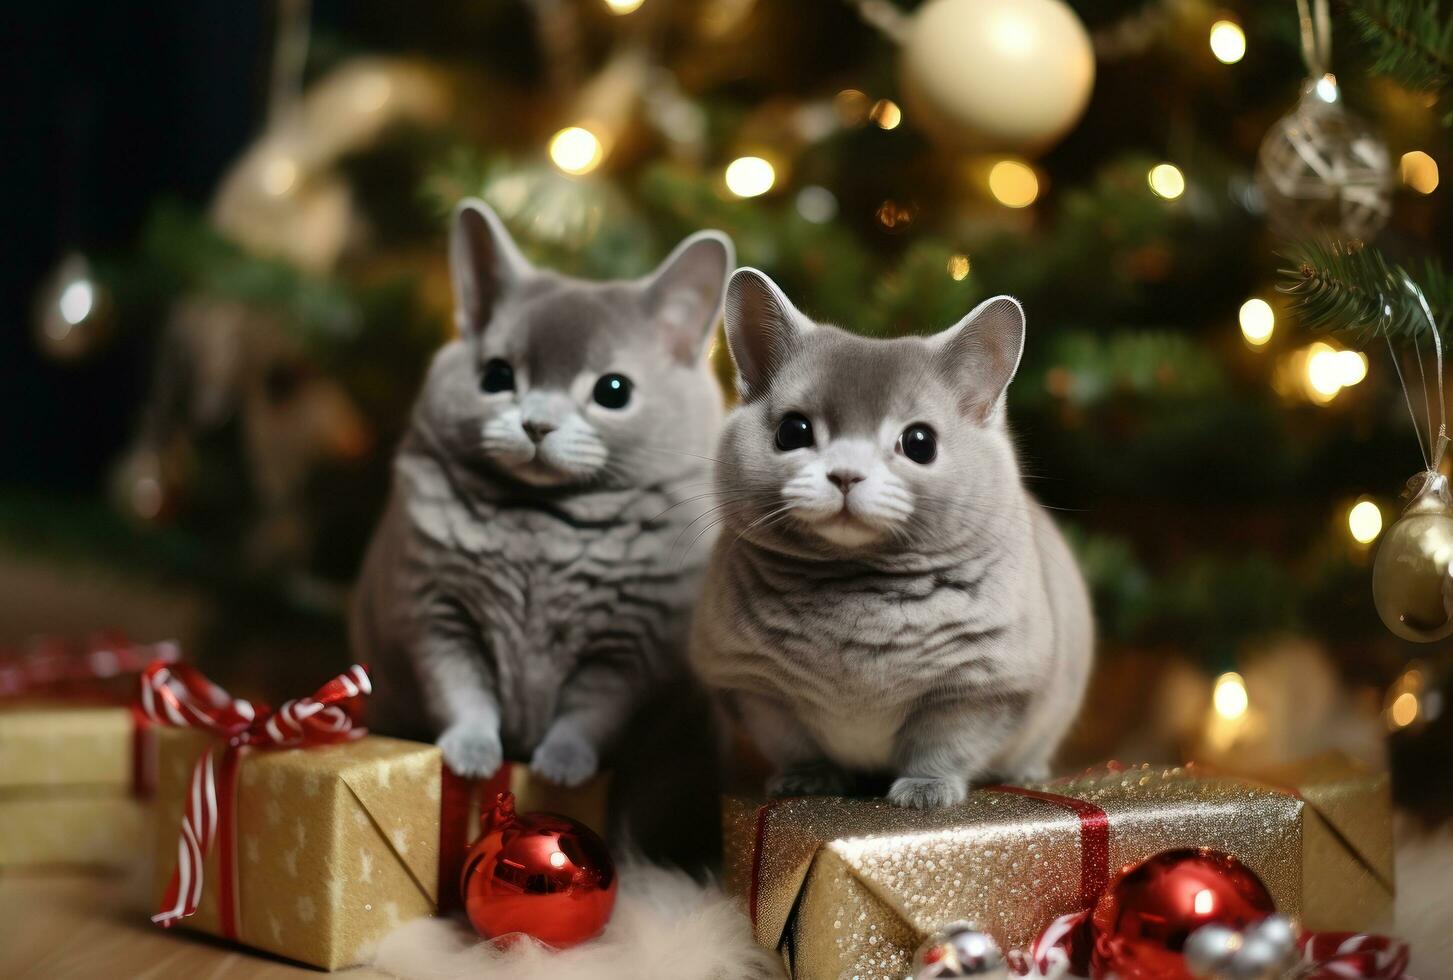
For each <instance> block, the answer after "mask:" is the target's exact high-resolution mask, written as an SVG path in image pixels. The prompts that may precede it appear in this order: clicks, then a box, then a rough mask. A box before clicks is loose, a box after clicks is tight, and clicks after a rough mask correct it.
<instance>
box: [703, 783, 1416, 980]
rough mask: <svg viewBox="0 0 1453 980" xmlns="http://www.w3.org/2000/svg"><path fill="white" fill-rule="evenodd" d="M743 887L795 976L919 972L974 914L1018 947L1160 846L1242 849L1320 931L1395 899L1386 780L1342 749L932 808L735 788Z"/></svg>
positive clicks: (1384, 913) (1370, 914)
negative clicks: (923, 957)
mask: <svg viewBox="0 0 1453 980" xmlns="http://www.w3.org/2000/svg"><path fill="white" fill-rule="evenodd" d="M725 831H726V848H727V850H726V854H727V884H728V887H729V888H730V889H731V890H732V891H733V892H734V893H735V894H737V895H739V896H740V897H741V898H742V900H743V901H744V902H745V903H746V906H747V911H748V914H749V915H750V917H751V920H752V927H753V930H754V933H755V935H756V938H757V941H758V942H760V943H761V944H762V945H763V946H765V947H767V948H769V949H774V950H778V951H779V952H780V953H781V955H782V957H783V961H784V963H785V964H786V966H787V969H788V971H789V973H790V974H791V976H792V977H794V978H795V980H828V978H837V977H863V978H868V977H890V978H901V977H903V976H905V975H907V974H908V973H909V972H910V970H911V966H912V959H913V952H914V950H915V949H916V948H917V946H918V945H919V943H921V942H922V941H923V939H924V938H925V937H926V936H927V935H928V934H929V933H931V932H933V931H934V930H935V929H938V928H940V927H942V926H943V925H945V924H947V923H949V922H952V921H955V920H960V919H965V920H969V921H972V922H974V923H976V924H977V925H978V926H979V927H980V928H983V929H985V930H986V931H988V932H990V933H992V934H993V935H994V937H995V938H996V939H997V940H998V941H999V943H1000V945H1001V946H1003V948H1005V949H1016V948H1020V949H1022V948H1026V947H1028V946H1029V945H1030V944H1031V943H1032V942H1033V940H1034V939H1035V937H1036V936H1037V935H1038V934H1039V932H1040V930H1042V929H1043V928H1044V927H1045V926H1047V925H1048V924H1049V923H1050V922H1051V921H1053V920H1054V919H1055V918H1056V917H1058V916H1060V915H1063V914H1065V913H1067V912H1074V911H1077V910H1079V909H1082V908H1086V907H1088V906H1089V905H1090V904H1092V903H1093V900H1094V898H1095V897H1096V896H1098V894H1099V893H1100V891H1101V890H1102V889H1103V887H1104V885H1105V883H1106V881H1107V880H1108V879H1109V877H1110V876H1112V875H1113V873H1114V872H1115V871H1116V870H1118V869H1120V868H1122V867H1125V866H1127V865H1133V864H1136V863H1139V862H1140V861H1143V860H1145V859H1146V858H1149V857H1151V856H1152V855H1155V854H1158V853H1160V852H1161V851H1165V850H1170V849H1173V848H1180V847H1209V848H1213V849H1216V850H1220V851H1226V852H1228V853H1231V854H1234V855H1235V856H1237V857H1238V858H1240V859H1241V860H1242V861H1244V862H1245V863H1246V864H1247V865H1248V866H1249V867H1251V869H1252V870H1253V871H1255V872H1256V873H1257V874H1258V875H1260V876H1261V879H1262V880H1263V881H1264V882H1265V883H1266V885H1267V887H1268V889H1270V891H1271V893H1272V896H1273V897H1274V898H1275V900H1276V903H1277V908H1278V909H1279V910H1280V911H1281V912H1282V913H1284V914H1287V915H1290V916H1293V917H1296V918H1297V919H1298V920H1299V921H1300V922H1301V923H1302V924H1303V925H1304V926H1306V927H1307V928H1310V929H1316V930H1356V931H1366V930H1377V929H1379V928H1385V927H1386V926H1387V925H1388V919H1389V916H1390V914H1391V908H1392V899H1393V846H1392V817H1391V799H1390V794H1389V787H1388V780H1387V777H1386V775H1384V774H1377V773H1371V772H1368V771H1366V770H1364V769H1362V768H1360V767H1358V766H1356V765H1355V764H1353V763H1351V762H1349V761H1348V760H1346V759H1344V758H1342V757H1340V756H1327V757H1323V758H1320V759H1317V760H1314V761H1311V762H1308V763H1306V764H1304V765H1300V766H1296V767H1293V768H1291V769H1288V770H1284V771H1279V772H1275V773H1266V774H1262V775H1260V776H1259V777H1258V778H1257V779H1251V778H1245V777H1238V776H1231V775H1227V774H1223V773H1220V772H1210V771H1207V770H1202V769H1199V768H1196V767H1186V768H1172V769H1159V768H1150V767H1140V768H1130V769H1115V770H1099V771H1095V772H1092V773H1090V774H1087V775H1085V776H1083V777H1079V778H1075V779H1072V780H1067V781H1061V782H1056V783H1053V784H1048V785H1043V786H1038V787H1034V788H1031V789H1019V788H1015V787H993V788H987V789H983V790H979V791H977V792H975V793H972V794H971V795H970V797H969V799H968V800H967V801H965V802H964V803H963V804H961V805H959V806H956V807H952V808H949V809H944V810H936V811H918V810H906V809H902V808H899V807H895V806H892V805H890V804H888V803H886V802H884V801H882V800H876V799H840V798H836V797H802V798H794V799H786V800H777V801H773V802H770V803H766V804H759V803H758V802H754V801H748V800H743V799H736V798H729V799H728V800H727V802H726V810H725Z"/></svg>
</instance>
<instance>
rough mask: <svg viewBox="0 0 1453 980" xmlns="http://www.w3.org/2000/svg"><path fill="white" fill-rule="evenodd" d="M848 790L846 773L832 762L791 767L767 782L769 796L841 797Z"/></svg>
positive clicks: (809, 763)
mask: <svg viewBox="0 0 1453 980" xmlns="http://www.w3.org/2000/svg"><path fill="white" fill-rule="evenodd" d="M847 788H848V777H847V774H846V773H845V772H843V771H842V770H841V769H839V768H838V767H837V766H835V765H833V764H832V763H831V762H808V763H803V764H801V765H796V766H789V767H788V768H786V769H784V770H782V771H781V772H779V773H778V774H777V775H775V776H773V777H772V778H771V779H770V780H768V781H767V795H768V796H777V797H781V796H841V795H842V794H843V793H844V792H845V791H846V790H847Z"/></svg>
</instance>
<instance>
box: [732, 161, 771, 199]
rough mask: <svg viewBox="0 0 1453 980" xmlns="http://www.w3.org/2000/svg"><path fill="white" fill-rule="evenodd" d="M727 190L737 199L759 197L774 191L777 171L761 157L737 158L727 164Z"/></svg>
mask: <svg viewBox="0 0 1453 980" xmlns="http://www.w3.org/2000/svg"><path fill="white" fill-rule="evenodd" d="M724 176H725V179H726V186H727V190H729V191H731V192H732V193H733V194H735V195H736V196H737V197H758V196H760V195H762V194H765V193H767V192H768V191H770V190H771V189H772V185H773V184H774V183H776V182H777V171H776V170H775V169H773V167H772V164H770V163H768V162H767V161H766V160H763V159H762V158H761V157H737V158H736V159H735V160H733V161H732V162H731V163H729V164H727V168H726V173H725V175H724Z"/></svg>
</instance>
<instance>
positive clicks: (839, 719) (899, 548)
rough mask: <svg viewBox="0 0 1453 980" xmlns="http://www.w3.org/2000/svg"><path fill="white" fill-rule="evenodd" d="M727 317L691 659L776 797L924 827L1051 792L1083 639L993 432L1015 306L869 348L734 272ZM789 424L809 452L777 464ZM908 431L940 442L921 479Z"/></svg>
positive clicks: (756, 277)
mask: <svg viewBox="0 0 1453 980" xmlns="http://www.w3.org/2000/svg"><path fill="white" fill-rule="evenodd" d="M726 312H727V336H728V339H729V341H730V343H731V350H732V356H733V358H734V360H735V361H736V364H737V367H738V375H739V378H740V384H741V393H742V396H743V402H742V404H741V406H740V407H739V408H737V409H736V410H735V411H734V412H732V414H731V416H730V417H729V418H728V420H727V422H726V426H725V430H724V432H723V435H722V439H721V443H720V449H719V451H718V454H717V455H718V459H719V462H718V466H717V470H716V478H717V489H718V495H719V502H718V506H719V507H720V508H721V510H722V513H723V514H724V515H725V521H724V531H723V534H722V536H721V538H720V539H719V540H718V542H717V544H716V546H715V551H714V553H713V556H712V559H711V563H710V567H709V570H708V574H707V581H706V587H705V590H704V594H703V598H702V601H701V604H700V607H699V609H698V612H697V616H696V622H695V626H694V629H693V635H692V660H693V663H694V665H695V667H696V669H697V671H698V673H699V674H700V675H701V677H702V678H703V679H704V680H705V681H706V682H707V683H708V684H709V685H710V686H711V687H713V688H715V689H716V690H718V691H720V692H721V693H722V695H723V700H724V702H725V703H726V705H727V706H728V708H729V709H730V710H731V712H732V713H734V714H735V716H736V717H737V718H738V719H739V720H740V722H741V723H742V724H743V725H744V727H745V728H746V729H747V730H748V732H749V733H750V735H751V736H752V737H753V738H754V740H755V741H756V743H757V744H758V746H759V747H760V748H761V750H762V751H763V753H764V754H765V755H766V756H767V757H768V759H769V760H770V761H772V762H773V763H774V764H775V765H776V767H777V774H776V776H775V777H774V779H773V781H772V784H771V786H770V787H769V789H770V790H771V791H772V792H773V793H774V794H778V795H797V794H811V793H835V792H840V791H842V790H843V789H844V788H845V787H846V786H847V785H848V783H849V780H850V777H852V776H853V775H856V774H873V775H886V776H889V777H892V780H893V781H892V783H891V787H890V790H889V797H890V799H892V800H893V801H895V802H897V803H899V804H903V805H910V806H924V807H927V806H939V805H948V804H952V803H956V802H958V801H959V800H962V799H963V798H964V796H965V794H966V792H967V790H968V788H969V786H970V785H971V784H972V783H973V782H974V781H976V780H982V779H986V778H990V777H993V778H1007V779H1016V778H1038V777H1041V776H1044V775H1045V774H1046V772H1047V769H1048V765H1049V762H1050V757H1051V755H1052V753H1053V752H1054V750H1055V748H1056V746H1057V744H1058V743H1059V741H1060V739H1061V737H1062V736H1063V735H1064V733H1065V731H1066V729H1067V728H1068V727H1069V725H1070V723H1071V722H1072V721H1073V719H1074V716H1075V713H1076V711H1077V710H1078V708H1079V704H1080V699H1081V697H1082V695H1083V692H1084V687H1085V683H1086V680H1087V677H1088V674H1089V668H1090V661H1091V655H1092V632H1093V630H1092V623H1091V614H1090V607H1089V602H1088V598H1087V595H1086V590H1085V587H1084V583H1083V581H1082V579H1081V576H1080V573H1079V571H1078V569H1077V567H1076V565H1075V561H1074V559H1073V557H1072V556H1071V554H1070V552H1069V550H1068V548H1067V547H1066V546H1065V543H1064V541H1063V539H1062V538H1061V537H1060V535H1059V533H1058V531H1057V530H1056V528H1055V526H1054V524H1053V523H1052V522H1051V521H1050V519H1049V518H1048V516H1047V515H1046V514H1045V512H1044V511H1043V510H1042V509H1041V508H1040V507H1039V506H1038V505H1037V504H1036V503H1035V502H1034V501H1033V500H1032V499H1031V497H1030V496H1029V494H1028V493H1027V491H1026V490H1025V489H1024V488H1023V486H1022V483H1021V479H1020V476H1019V472H1018V468H1017V463H1016V460H1015V455H1014V450H1013V446H1012V443H1011V440H1010V436H1009V432H1008V429H1007V426H1006V423H1005V420H1004V408H1003V393H1004V390H1005V388H1006V387H1007V385H1008V384H1009V381H1010V380H1011V378H1012V377H1013V374H1014V371H1015V369H1016V368H1017V365H1018V362H1019V356H1020V352H1021V350H1022V346H1023V336H1024V318H1023V312H1022V311H1021V309H1020V307H1019V304H1018V303H1016V302H1015V301H1014V300H1012V299H1009V298H1008V297H999V298H996V299H993V300H989V301H988V302H986V303H984V304H983V305H981V306H980V307H979V308H978V309H976V310H975V311H974V312H972V313H971V314H969V315H968V316H967V317H965V318H964V319H963V320H962V321H960V322H959V323H958V324H956V325H955V326H953V327H951V328H950V329H948V330H946V331H944V332H942V333H940V334H938V335H936V336H934V337H931V338H926V339H925V338H918V337H909V338H902V339H896V340H869V339H865V338H861V337H856V336H853V335H851V334H848V333H846V332H844V331H842V330H839V329H837V328H835V327H831V326H825V325H819V324H816V323H813V322H812V321H811V320H809V319H807V318H806V317H804V316H803V315H802V314H801V313H799V312H798V311H797V310H796V309H795V308H794V307H793V306H792V304H791V303H790V302H789V301H788V300H787V298H786V297H785V296H783V295H782V293H781V292H780V291H779V290H778V289H777V287H776V286H775V284H773V283H772V282H771V280H769V279H767V278H766V277H765V276H763V275H762V274H761V273H758V272H756V271H755V270H750V269H744V270H741V271H739V272H737V273H736V274H735V275H734V276H733V277H732V281H731V284H730V286H729V289H728V299H727V308H726ZM792 413H796V414H797V415H799V416H801V417H802V418H805V419H806V420H807V421H808V422H809V423H810V425H811V429H812V434H813V438H812V444H811V445H809V446H805V447H798V448H791V449H783V448H781V443H780V442H779V441H778V439H779V436H778V435H777V433H778V427H779V425H781V424H782V422H783V420H784V419H785V418H787V417H788V416H789V415H790V414H792ZM914 425H922V426H927V427H928V428H929V429H930V430H931V432H932V433H933V434H934V435H935V437H936V446H937V451H936V456H934V457H933V458H932V459H931V460H929V461H927V462H926V463H920V462H915V461H914V460H912V459H910V458H908V456H907V455H906V453H905V449H904V443H903V441H902V439H901V438H900V436H902V434H903V433H905V432H906V430H908V429H909V428H910V427H912V426H914ZM904 438H906V437H904Z"/></svg>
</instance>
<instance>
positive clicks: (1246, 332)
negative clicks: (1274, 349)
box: [1238, 297, 1276, 347]
mask: <svg viewBox="0 0 1453 980" xmlns="http://www.w3.org/2000/svg"><path fill="white" fill-rule="evenodd" d="M1238 319H1239V320H1240V321H1241V336H1243V337H1245V338H1246V342H1247V343H1248V344H1251V345H1252V346H1253V347H1260V346H1262V345H1263V344H1265V343H1266V342H1267V341H1268V340H1270V339H1271V335H1272V331H1274V330H1275V329H1276V313H1275V312H1274V311H1273V310H1272V308H1271V304H1270V303H1268V302H1267V301H1266V300H1264V299H1260V298H1256V297H1253V298H1252V299H1249V300H1247V301H1246V302H1244V303H1242V304H1241V312H1240V314H1239V317H1238Z"/></svg>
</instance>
